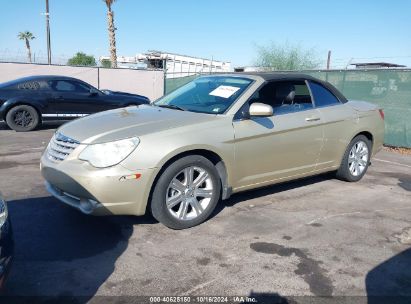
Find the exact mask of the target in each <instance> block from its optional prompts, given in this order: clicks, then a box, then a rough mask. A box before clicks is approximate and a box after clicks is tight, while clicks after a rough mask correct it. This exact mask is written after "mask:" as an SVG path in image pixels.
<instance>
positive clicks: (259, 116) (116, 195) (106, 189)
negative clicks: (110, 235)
mask: <svg viewBox="0 0 411 304" xmlns="http://www.w3.org/2000/svg"><path fill="white" fill-rule="evenodd" d="M383 137H384V113H383V111H382V110H381V109H379V108H378V107H377V106H375V105H373V104H370V103H367V102H362V101H351V100H350V101H349V100H347V99H346V98H345V97H344V96H343V95H342V94H341V93H340V92H339V91H337V90H336V89H335V88H334V87H333V86H331V85H330V84H329V83H326V82H323V81H320V80H318V79H315V78H312V77H310V76H307V75H303V74H294V73H255V74H242V73H240V74H238V73H234V74H224V75H213V76H203V77H199V78H197V79H195V80H193V81H192V82H190V83H188V84H186V85H185V86H183V87H181V88H179V89H177V90H175V91H174V92H172V93H170V94H168V95H166V96H164V97H162V98H160V99H159V100H157V101H156V102H154V103H152V104H151V105H141V106H137V107H136V106H133V107H127V108H121V109H116V110H110V111H106V112H101V113H98V114H93V115H90V116H87V117H84V118H81V119H78V120H75V121H72V122H70V123H68V124H65V125H63V126H62V127H60V128H59V129H58V130H57V132H56V133H55V134H54V136H53V138H52V139H51V141H50V143H49V145H48V147H47V149H46V150H45V152H44V154H43V156H42V158H41V171H42V174H43V176H44V178H45V180H46V187H47V189H48V191H49V192H50V193H51V194H52V195H54V196H55V197H56V198H58V199H59V200H61V201H62V202H64V203H66V204H68V205H70V206H72V207H74V208H77V209H78V210H80V211H82V212H84V213H87V214H93V215H109V214H132V215H143V214H144V213H146V212H151V213H152V215H153V216H154V217H155V218H156V219H157V220H159V221H160V222H161V223H163V224H164V225H166V226H168V227H170V228H173V229H184V228H188V227H192V226H195V225H198V224H200V223H201V222H203V221H205V220H206V219H207V218H208V217H209V216H210V214H211V213H212V212H213V210H214V208H215V207H216V205H217V204H218V202H219V201H220V200H225V199H227V198H229V197H230V195H231V194H233V193H237V192H240V191H245V190H249V189H254V188H257V187H263V186H267V185H271V184H275V183H279V182H284V181H288V180H293V179H297V178H302V177H305V176H310V175H315V174H319V173H323V172H328V171H336V176H337V177H338V178H340V179H343V180H346V181H349V182H355V181H358V180H360V179H361V178H362V177H363V176H364V174H365V173H366V171H367V168H368V165H369V164H370V159H371V157H372V156H373V155H374V154H375V153H377V152H378V151H379V150H380V149H381V147H382V144H383Z"/></svg>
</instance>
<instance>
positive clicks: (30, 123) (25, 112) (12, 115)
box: [6, 105, 39, 132]
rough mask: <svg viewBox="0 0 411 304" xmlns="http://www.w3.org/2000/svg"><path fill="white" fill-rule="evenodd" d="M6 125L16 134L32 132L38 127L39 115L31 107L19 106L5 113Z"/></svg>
mask: <svg viewBox="0 0 411 304" xmlns="http://www.w3.org/2000/svg"><path fill="white" fill-rule="evenodd" d="M6 123H7V125H8V126H9V127H10V128H12V129H13V130H15V131H17V132H27V131H31V130H34V129H35V128H36V127H37V126H38V124H39V115H38V113H37V111H36V109H34V108H33V107H31V106H28V105H19V106H15V107H13V108H11V109H10V110H9V111H8V112H7V115H6Z"/></svg>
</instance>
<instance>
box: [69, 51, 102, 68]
mask: <svg viewBox="0 0 411 304" xmlns="http://www.w3.org/2000/svg"><path fill="white" fill-rule="evenodd" d="M67 65H73V66H96V65H97V64H96V59H95V58H94V56H92V55H86V54H85V53H82V52H77V54H76V55H74V56H73V57H72V58H70V59H69V60H68V61H67Z"/></svg>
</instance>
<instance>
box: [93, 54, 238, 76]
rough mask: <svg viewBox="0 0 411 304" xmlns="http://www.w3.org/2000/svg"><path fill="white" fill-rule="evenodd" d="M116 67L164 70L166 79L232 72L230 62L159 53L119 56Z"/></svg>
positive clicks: (101, 58) (103, 57) (105, 57)
mask: <svg viewBox="0 0 411 304" xmlns="http://www.w3.org/2000/svg"><path fill="white" fill-rule="evenodd" d="M102 60H110V57H108V56H102V57H100V62H101V61H102ZM117 66H118V67H120V68H135V69H166V71H167V78H178V77H185V76H191V75H195V74H199V73H226V72H232V69H231V63H230V62H224V61H218V60H214V59H205V58H197V57H193V56H187V55H181V54H174V53H167V52H161V51H148V52H147V53H143V54H137V55H136V56H134V57H125V56H119V57H117Z"/></svg>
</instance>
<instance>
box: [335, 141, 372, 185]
mask: <svg viewBox="0 0 411 304" xmlns="http://www.w3.org/2000/svg"><path fill="white" fill-rule="evenodd" d="M371 148H372V144H371V142H370V140H369V139H368V138H367V137H365V136H364V135H358V136H356V137H355V138H354V139H353V140H352V141H351V142H350V144H349V145H348V147H347V150H346V151H345V153H344V156H343V159H342V162H341V165H340V168H339V169H338V171H337V178H338V179H341V180H344V181H347V182H358V181H359V180H360V179H362V177H363V176H364V175H365V173H366V172H367V169H368V167H369V164H370V157H371Z"/></svg>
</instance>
